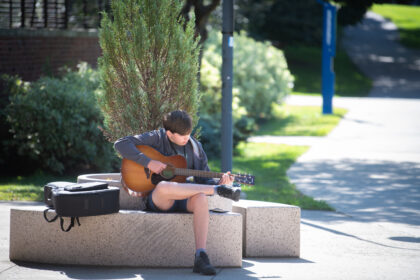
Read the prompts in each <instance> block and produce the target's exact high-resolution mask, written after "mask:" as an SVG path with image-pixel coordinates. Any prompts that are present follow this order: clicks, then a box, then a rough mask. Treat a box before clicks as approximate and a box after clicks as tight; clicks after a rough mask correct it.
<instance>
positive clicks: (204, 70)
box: [199, 31, 293, 157]
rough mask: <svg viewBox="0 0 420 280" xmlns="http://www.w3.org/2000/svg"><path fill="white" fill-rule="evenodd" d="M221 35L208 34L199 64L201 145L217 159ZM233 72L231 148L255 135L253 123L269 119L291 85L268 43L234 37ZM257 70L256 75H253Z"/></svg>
mask: <svg viewBox="0 0 420 280" xmlns="http://www.w3.org/2000/svg"><path fill="white" fill-rule="evenodd" d="M221 40H222V38H221V35H220V34H217V33H216V32H214V31H213V32H211V33H210V36H209V39H208V40H207V41H206V44H205V49H204V52H203V60H202V64H201V92H202V96H201V101H202V102H201V105H200V106H201V107H200V121H199V126H201V128H202V130H201V138H200V140H201V142H202V144H203V146H204V148H205V150H206V152H207V154H208V155H209V157H212V156H219V155H220V151H221V147H220V141H215V139H220V135H221V131H220V129H221V127H220V116H221V107H222V106H221V99H222V94H221V87H222V82H221V75H220V71H221V70H220V69H221V66H222V57H221ZM233 53H234V68H233V72H234V73H233V90H232V94H233V104H232V114H233V118H234V131H233V145H234V148H235V147H236V146H237V145H238V143H239V142H240V141H243V140H246V139H247V138H248V136H249V135H250V134H251V133H252V132H253V131H254V127H255V123H256V120H258V119H259V118H269V117H270V116H271V108H272V106H271V105H272V103H273V102H281V101H282V100H283V98H284V97H285V96H286V95H287V94H288V93H289V92H290V87H291V84H292V82H293V77H292V76H291V74H290V72H289V70H288V69H287V64H286V60H285V59H284V56H283V53H282V52H281V51H280V50H277V49H275V48H274V47H272V46H270V45H269V43H258V42H256V41H254V40H253V39H250V38H248V37H246V36H245V34H244V33H242V34H236V35H235V49H234V51H233ZM256 70H257V71H256Z"/></svg>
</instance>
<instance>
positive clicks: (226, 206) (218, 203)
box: [77, 173, 232, 212]
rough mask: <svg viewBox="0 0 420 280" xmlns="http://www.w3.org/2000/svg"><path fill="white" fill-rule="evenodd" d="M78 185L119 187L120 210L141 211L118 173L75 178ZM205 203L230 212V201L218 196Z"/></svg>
mask: <svg viewBox="0 0 420 280" xmlns="http://www.w3.org/2000/svg"><path fill="white" fill-rule="evenodd" d="M77 182H78V183H86V182H104V183H108V185H110V186H114V187H119V188H120V189H121V190H120V208H121V209H129V210H143V209H144V205H143V201H142V198H141V197H133V196H130V195H129V194H128V193H127V191H125V189H124V188H123V187H122V184H121V174H120V173H100V174H85V175H80V176H79V177H77ZM207 201H208V204H209V209H210V210H215V211H219V212H220V211H222V212H231V211H232V200H229V199H226V198H223V197H220V196H217V195H215V196H208V197H207Z"/></svg>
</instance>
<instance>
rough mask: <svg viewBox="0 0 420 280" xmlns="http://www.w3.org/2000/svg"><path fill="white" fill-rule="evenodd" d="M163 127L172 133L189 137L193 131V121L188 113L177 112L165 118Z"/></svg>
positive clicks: (168, 114)
mask: <svg viewBox="0 0 420 280" xmlns="http://www.w3.org/2000/svg"><path fill="white" fill-rule="evenodd" d="M163 127H164V128H165V129H166V130H169V131H170V132H172V133H178V134H180V135H187V134H190V133H191V131H192V119H191V117H190V115H188V113H187V112H185V111H182V110H176V111H173V112H170V113H167V114H166V115H165V116H164V117H163Z"/></svg>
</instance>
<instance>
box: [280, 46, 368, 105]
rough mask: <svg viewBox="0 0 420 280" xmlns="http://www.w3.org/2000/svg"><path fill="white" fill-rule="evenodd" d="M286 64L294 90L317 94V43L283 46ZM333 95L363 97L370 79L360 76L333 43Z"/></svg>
mask: <svg viewBox="0 0 420 280" xmlns="http://www.w3.org/2000/svg"><path fill="white" fill-rule="evenodd" d="M284 54H285V56H286V60H287V64H288V66H289V70H290V71H291V73H292V75H293V76H294V77H295V87H294V91H295V93H300V94H303V93H305V94H318V95H319V94H320V93H321V77H322V76H321V46H319V47H313V46H288V47H286V48H285V49H284ZM334 72H335V75H336V80H335V95H337V96H351V97H352V96H356V97H363V96H367V95H368V93H369V91H370V88H371V87H372V81H371V80H370V79H369V78H368V77H366V76H365V75H363V74H362V73H361V72H360V70H359V69H358V68H357V66H356V65H355V64H354V63H353V62H352V61H351V60H350V58H349V56H348V55H347V53H346V52H345V51H344V50H342V49H341V48H340V46H339V44H337V54H336V57H335V58H334Z"/></svg>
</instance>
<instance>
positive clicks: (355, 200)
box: [288, 159, 420, 225]
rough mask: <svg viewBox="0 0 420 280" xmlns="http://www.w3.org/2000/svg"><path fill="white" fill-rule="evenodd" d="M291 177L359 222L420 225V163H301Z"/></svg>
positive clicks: (292, 171)
mask: <svg viewBox="0 0 420 280" xmlns="http://www.w3.org/2000/svg"><path fill="white" fill-rule="evenodd" d="M288 174H289V177H290V178H291V181H292V182H293V183H295V184H296V185H298V186H299V190H301V191H302V192H303V193H305V194H307V195H310V196H312V197H314V198H316V199H320V200H325V201H327V202H328V203H329V204H330V205H332V206H333V207H335V208H336V210H337V211H338V212H342V213H345V214H347V215H348V216H351V217H352V218H353V219H354V220H355V221H361V222H397V223H402V224H409V225H420V163H415V162H391V161H365V160H351V159H345V160H328V161H311V162H297V163H295V164H294V165H293V167H292V169H291V170H289V173H288ZM341 217H343V216H341ZM336 218H337V219H340V216H337V217H336Z"/></svg>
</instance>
